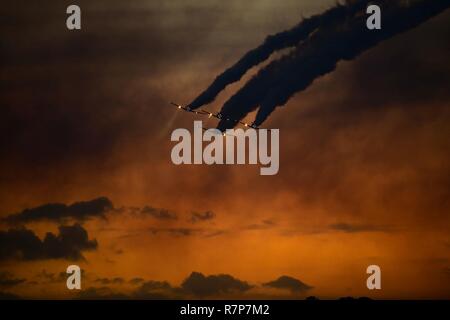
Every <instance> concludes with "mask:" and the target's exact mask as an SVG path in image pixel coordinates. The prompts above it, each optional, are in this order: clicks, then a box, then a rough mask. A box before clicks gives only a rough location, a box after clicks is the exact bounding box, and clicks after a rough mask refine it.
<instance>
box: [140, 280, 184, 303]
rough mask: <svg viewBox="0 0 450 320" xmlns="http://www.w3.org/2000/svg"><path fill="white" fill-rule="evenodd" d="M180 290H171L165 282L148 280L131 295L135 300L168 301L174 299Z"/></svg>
mask: <svg viewBox="0 0 450 320" xmlns="http://www.w3.org/2000/svg"><path fill="white" fill-rule="evenodd" d="M177 293H178V294H180V293H181V292H180V290H179V289H177V288H173V287H172V286H171V285H170V284H169V283H168V282H167V281H154V280H149V281H146V282H144V283H142V284H141V286H140V287H139V288H138V289H136V290H135V291H134V292H133V293H132V297H133V298H136V299H169V298H174V297H175V295H176V294H177Z"/></svg>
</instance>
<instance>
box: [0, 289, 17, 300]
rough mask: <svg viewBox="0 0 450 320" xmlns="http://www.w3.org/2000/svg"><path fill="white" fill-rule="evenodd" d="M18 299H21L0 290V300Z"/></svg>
mask: <svg viewBox="0 0 450 320" xmlns="http://www.w3.org/2000/svg"><path fill="white" fill-rule="evenodd" d="M19 299H21V297H20V296H18V295H16V294H14V293H10V292H4V291H0V300H19Z"/></svg>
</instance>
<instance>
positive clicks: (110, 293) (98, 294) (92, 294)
mask: <svg viewBox="0 0 450 320" xmlns="http://www.w3.org/2000/svg"><path fill="white" fill-rule="evenodd" d="M77 299H81V300H125V299H130V296H129V295H127V294H125V293H120V292H116V291H115V290H112V289H111V288H109V287H100V288H96V287H89V288H87V289H83V290H81V291H80V293H79V294H78V296H77Z"/></svg>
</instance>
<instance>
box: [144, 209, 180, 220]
mask: <svg viewBox="0 0 450 320" xmlns="http://www.w3.org/2000/svg"><path fill="white" fill-rule="evenodd" d="M140 213H142V214H144V215H149V216H152V217H153V218H156V219H159V220H176V219H177V215H176V214H175V213H174V212H171V211H169V210H167V209H158V208H153V207H149V206H145V207H143V208H142V209H141V211H140Z"/></svg>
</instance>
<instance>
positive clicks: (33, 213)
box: [4, 197, 114, 223]
mask: <svg viewBox="0 0 450 320" xmlns="http://www.w3.org/2000/svg"><path fill="white" fill-rule="evenodd" d="M113 208H114V206H113V204H112V202H111V200H109V199H108V198H106V197H100V198H96V199H93V200H89V201H79V202H74V203H72V204H71V205H66V204H63V203H48V204H44V205H41V206H38V207H34V208H30V209H25V210H23V211H22V212H19V213H16V214H11V215H9V216H7V217H6V218H5V219H4V220H5V221H6V222H9V223H28V222H34V221H41V220H50V221H57V222H60V221H62V220H64V219H67V218H72V219H75V220H79V221H83V220H86V219H88V218H92V217H100V218H105V213H106V212H108V211H109V210H112V209H113Z"/></svg>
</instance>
